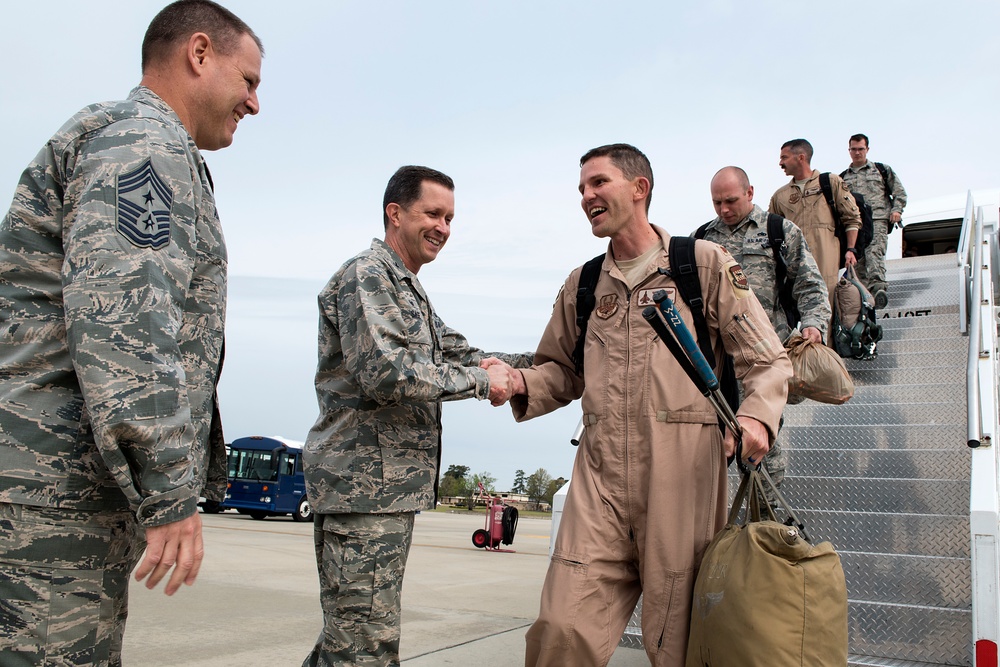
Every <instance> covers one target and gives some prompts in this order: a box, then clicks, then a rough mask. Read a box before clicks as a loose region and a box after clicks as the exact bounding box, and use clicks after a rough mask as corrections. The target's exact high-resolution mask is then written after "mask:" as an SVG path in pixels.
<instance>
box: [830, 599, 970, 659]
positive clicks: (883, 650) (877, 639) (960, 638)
mask: <svg viewBox="0 0 1000 667" xmlns="http://www.w3.org/2000/svg"><path fill="white" fill-rule="evenodd" d="M847 614H848V618H847V628H848V636H849V642H848V645H849V650H850V652H851V653H858V654H862V655H864V654H869V655H878V656H880V657H885V658H895V659H898V660H923V661H929V662H930V663H931V664H934V665H968V664H971V663H970V662H960V660H961V659H962V657H964V656H970V655H971V646H970V643H971V638H972V612H971V611H969V610H952V609H936V608H933V607H914V606H892V605H881V604H869V603H864V602H857V601H853V600H852V601H851V604H850V606H849V607H848V612H847Z"/></svg>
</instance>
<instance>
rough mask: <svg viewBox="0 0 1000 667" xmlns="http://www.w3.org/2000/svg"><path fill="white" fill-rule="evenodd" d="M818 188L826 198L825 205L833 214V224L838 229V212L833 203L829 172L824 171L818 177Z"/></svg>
mask: <svg viewBox="0 0 1000 667" xmlns="http://www.w3.org/2000/svg"><path fill="white" fill-rule="evenodd" d="M819 187H820V190H822V191H823V196H824V197H826V205H827V206H829V207H830V213H832V214H833V222H834V224H835V225H836V226H837V227H840V211H838V210H837V204H836V202H834V201H833V186H832V185H830V172H828V171H824V172H823V173H822V174H820V175H819Z"/></svg>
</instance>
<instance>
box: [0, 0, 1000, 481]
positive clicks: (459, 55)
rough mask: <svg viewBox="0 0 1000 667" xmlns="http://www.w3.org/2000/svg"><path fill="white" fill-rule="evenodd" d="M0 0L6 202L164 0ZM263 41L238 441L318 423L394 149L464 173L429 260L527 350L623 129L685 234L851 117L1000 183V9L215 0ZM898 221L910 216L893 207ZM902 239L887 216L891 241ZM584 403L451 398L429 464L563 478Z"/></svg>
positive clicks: (236, 368)
mask: <svg viewBox="0 0 1000 667" xmlns="http://www.w3.org/2000/svg"><path fill="white" fill-rule="evenodd" d="M164 4H165V3H162V2H149V1H146V0H127V1H125V0H121V1H113V0H105V1H103V2H100V3H89V2H78V1H73V2H70V1H64V0H50V1H49V2H45V3H16V4H13V3H11V4H5V6H4V8H3V21H0V71H2V73H3V74H2V87H0V96H2V100H3V103H2V104H0V126H2V127H3V128H4V129H5V131H4V133H3V136H2V138H0V200H2V201H3V204H2V206H6V203H7V202H8V201H9V199H10V196H11V195H12V194H13V190H14V185H15V183H16V181H17V178H18V176H19V174H20V172H21V171H22V170H23V168H24V167H25V165H26V164H27V163H28V162H29V161H30V160H31V158H32V157H33V156H34V155H35V153H36V152H37V151H38V149H39V148H40V146H41V145H42V144H43V143H44V142H45V141H46V140H47V139H48V137H49V136H51V135H52V134H53V133H54V132H55V130H56V129H58V127H59V126H60V125H61V124H62V123H63V122H64V121H65V120H66V119H67V118H68V117H69V116H70V115H72V114H73V113H74V112H76V111H77V110H78V109H79V108H81V107H83V106H85V105H87V104H90V103H92V102H97V101H103V100H108V99H120V98H122V97H124V96H125V95H127V93H128V91H129V90H130V89H131V88H132V87H133V86H134V85H135V84H136V83H137V82H138V81H139V78H140V72H139V46H140V43H141V40H142V35H143V32H144V31H145V29H146V26H147V25H148V23H149V21H150V19H152V17H153V16H154V15H155V14H156V12H157V11H159V9H160V8H161V7H162V6H163V5H164ZM224 4H226V6H228V7H229V8H230V9H232V10H233V11H235V12H236V13H237V14H238V15H239V16H240V17H241V18H243V19H244V20H245V21H246V22H247V23H248V24H250V25H251V27H253V28H254V29H255V30H256V31H257V33H258V34H259V36H260V37H261V39H262V40H263V42H264V46H265V49H266V51H267V54H266V57H265V59H264V63H263V70H262V75H263V82H262V84H261V86H260V89H259V96H260V103H261V112H260V114H259V115H258V116H256V117H248V118H246V119H244V120H243V122H241V123H240V127H239V130H238V132H237V134H236V140H235V143H234V144H233V146H232V147H230V148H228V149H225V150H223V151H220V152H217V153H209V154H207V155H206V157H207V159H208V162H209V165H210V167H211V169H212V174H213V177H214V180H215V184H216V190H217V199H218V205H219V210H220V212H221V215H222V219H223V225H224V227H225V230H226V236H227V240H228V245H229V255H230V273H231V276H232V277H233V279H232V284H231V290H230V296H231V300H230V311H229V322H228V326H227V359H226V372H225V374H224V377H223V382H222V386H221V391H222V401H223V410H224V412H223V419H224V422H225V425H226V433H227V436H228V438H229V439H232V438H236V437H240V436H244V435H254V434H263V435H284V436H286V437H290V438H293V439H298V440H302V439H304V438H305V435H306V433H307V431H308V429H309V427H310V426H311V424H312V422H313V421H314V420H315V417H316V402H315V396H314V393H313V390H312V374H313V371H314V369H315V354H316V353H315V346H316V317H317V316H316V305H315V294H316V293H317V292H318V291H319V289H320V288H321V287H322V286H323V284H324V283H325V281H326V280H327V279H328V278H329V276H330V275H331V274H332V273H333V272H334V271H335V270H336V269H337V267H338V266H339V265H340V264H341V263H343V262H344V261H345V260H346V259H348V258H349V257H351V256H352V255H354V254H355V253H357V252H358V251H359V250H361V249H363V248H365V247H367V246H368V245H369V243H370V241H371V239H372V237H374V236H379V237H380V236H381V235H382V225H381V200H382V192H383V190H384V188H385V183H386V181H387V180H388V178H389V176H390V175H391V174H392V172H393V171H395V169H396V168H397V167H399V166H400V165H403V164H426V165H428V166H431V167H435V168H437V169H440V170H442V171H444V172H446V173H448V174H449V175H451V176H452V177H453V178H454V179H455V181H456V185H457V187H456V217H455V220H454V222H453V224H452V237H451V240H450V241H449V242H448V245H447V247H446V248H445V249H444V251H443V252H442V253H441V254H440V255H439V257H438V259H437V260H436V261H435V262H434V263H433V264H430V265H426V266H424V267H423V269H422V270H421V271H420V278H421V280H422V281H423V283H424V286H425V287H426V288H427V290H428V292H429V294H430V295H431V299H432V301H433V302H434V304H435V306H436V307H437V309H438V311H439V312H440V314H441V315H442V317H443V318H444V320H445V321H446V322H447V323H448V324H449V325H450V326H452V327H454V328H456V329H458V330H459V331H462V332H463V333H464V334H466V336H467V337H468V338H469V339H470V340H471V342H472V343H473V344H475V345H477V346H479V347H482V348H485V349H490V350H495V349H501V350H508V351H514V350H527V349H533V348H534V346H535V344H536V343H537V340H538V337H539V336H540V334H541V332H542V329H543V328H544V325H545V322H546V321H547V319H548V315H549V312H550V309H551V304H552V301H553V299H554V296H555V293H556V291H557V290H558V288H559V286H560V285H561V284H562V281H563V279H564V278H565V276H566V275H567V274H568V273H569V271H570V270H571V269H572V268H573V267H574V266H577V265H579V264H581V263H582V262H583V261H585V260H586V259H589V258H590V257H592V256H594V255H596V254H598V253H599V252H602V251H603V250H604V248H605V244H604V243H603V242H602V241H599V240H597V239H594V238H593V237H592V236H591V235H590V233H589V225H588V223H587V221H586V219H585V217H584V215H583V212H582V211H581V209H580V206H579V195H578V192H577V190H576V188H577V183H578V177H579V163H578V161H579V157H580V155H582V154H583V153H584V152H585V151H587V150H588V149H589V148H592V147H594V146H597V145H601V144H605V143H611V142H619V141H622V142H628V143H632V144H634V145H636V146H638V147H639V148H640V149H642V150H643V151H644V152H645V153H646V154H647V155H648V156H649V158H650V160H651V162H652V164H653V170H654V175H655V188H654V191H653V203H652V209H651V211H650V217H651V220H652V221H653V222H654V223H656V224H660V225H662V226H664V227H665V228H666V229H667V230H668V231H670V232H672V233H685V234H686V233H689V232H690V231H691V230H693V229H694V228H695V227H697V226H698V225H700V224H701V223H703V222H705V221H707V220H709V219H711V218H712V217H714V212H713V210H712V205H711V200H710V197H709V188H708V184H709V181H710V179H711V177H712V175H713V174H714V173H715V171H717V170H718V169H719V168H720V167H723V166H725V165H728V164H736V165H739V166H741V167H743V168H744V169H746V170H747V172H748V174H749V175H750V179H751V181H752V183H753V184H754V186H755V188H756V197H755V200H756V201H757V203H759V204H761V206H763V207H766V206H767V202H768V199H769V198H770V196H771V194H772V193H773V192H774V190H776V189H777V188H778V187H780V186H781V185H782V184H783V183H784V182H785V181H786V178H785V176H784V174H783V173H782V172H781V170H780V169H779V167H778V164H777V162H778V152H779V148H780V145H781V143H782V142H784V141H786V140H788V139H792V138H796V137H805V138H807V139H809V140H810V141H811V142H812V143H813V146H814V148H815V151H816V154H815V157H814V159H813V166H814V167H817V168H819V169H821V170H833V171H840V170H842V169H844V168H845V167H846V166H847V164H848V162H849V160H848V153H847V139H848V137H849V136H850V135H851V134H853V133H855V132H863V133H865V134H867V135H868V136H869V137H870V138H871V152H870V154H869V157H870V158H871V159H873V160H878V161H882V162H887V163H889V164H890V165H892V166H893V168H894V169H895V170H896V171H897V173H898V174H899V176H900V178H901V180H902V182H903V184H904V185H905V187H906V189H907V192H908V194H909V197H910V200H911V201H919V200H922V199H930V198H935V197H939V196H941V195H948V194H953V193H962V192H965V191H966V190H970V189H972V190H977V189H983V188H996V187H997V186H998V185H1000V160H998V159H997V156H998V155H1000V151H998V142H1000V133H998V132H997V129H996V109H997V108H998V106H1000V93H998V82H1000V75H998V74H997V66H998V63H1000V41H998V40H997V39H996V30H997V26H998V25H1000V3H998V2H996V1H995V0H991V1H986V0H984V1H982V2H969V1H957V2H954V1H953V2H947V3H943V2H929V1H925V0H920V1H902V0H899V1H891V0H890V1H873V0H868V1H865V2H857V1H853V0H847V1H845V2H842V3H840V4H838V5H830V4H828V3H827V4H824V3H801V2H778V1H763V2H753V1H750V0H742V1H728V0H707V1H698V2H661V1H658V2H633V3H617V4H616V3H608V2H591V1H589V0H573V1H560V2H544V1H542V0H533V1H523V0H508V1H507V2H502V3H500V2H493V3H485V2H472V1H470V0H454V1H449V2H437V1H433V0H423V1H422V2H402V1H401V0H385V1H372V2H337V1H322V2H321V1H309V2H306V1H298V0H286V1H285V2H274V1H273V0H232V1H231V2H228V3H224ZM904 221H905V213H904ZM897 239H898V236H897ZM578 417H579V408H578V404H574V405H573V406H571V407H568V408H564V409H563V410H561V411H559V412H557V413H555V414H553V415H551V416H548V417H543V418H540V419H538V420H535V422H534V423H529V424H523V425H514V424H513V421H512V419H511V418H510V414H509V411H508V409H506V408H504V409H502V410H494V409H493V408H491V407H490V406H489V405H488V404H486V403H477V402H475V401H465V402H462V403H456V404H448V405H447V406H446V410H445V424H444V425H445V436H444V438H445V449H444V466H445V468H446V467H447V466H448V465H451V464H459V465H467V466H469V467H470V468H471V469H472V470H473V472H481V471H488V472H490V473H492V474H493V475H494V476H495V477H497V478H498V482H499V483H498V486H500V487H506V486H509V484H510V482H511V481H512V479H513V475H514V471H515V470H516V469H518V468H520V469H524V470H525V471H526V472H528V473H531V472H533V471H534V470H535V469H537V468H539V467H544V468H545V469H546V470H548V471H549V473H550V474H552V476H553V477H558V476H560V475H563V476H567V477H568V476H569V473H570V466H571V463H572V457H573V454H574V450H573V449H572V447H571V446H570V445H569V444H568V439H569V436H570V434H571V432H572V430H573V427H574V426H575V424H576V421H577V419H578Z"/></svg>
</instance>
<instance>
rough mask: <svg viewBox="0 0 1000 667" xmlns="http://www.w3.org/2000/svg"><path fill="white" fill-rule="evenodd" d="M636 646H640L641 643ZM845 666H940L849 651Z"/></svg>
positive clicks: (962, 664) (962, 665)
mask: <svg viewBox="0 0 1000 667" xmlns="http://www.w3.org/2000/svg"><path fill="white" fill-rule="evenodd" d="M638 648H642V647H641V645H640V646H639V647H638ZM948 664H949V665H956V666H957V667H964V666H967V665H968V666H971V665H972V663H971V662H957V663H948ZM847 667H940V666H939V665H938V664H937V663H933V664H932V663H929V662H917V661H916V660H892V659H890V658H879V657H876V656H870V655H856V654H854V653H851V654H849V655H848V656H847Z"/></svg>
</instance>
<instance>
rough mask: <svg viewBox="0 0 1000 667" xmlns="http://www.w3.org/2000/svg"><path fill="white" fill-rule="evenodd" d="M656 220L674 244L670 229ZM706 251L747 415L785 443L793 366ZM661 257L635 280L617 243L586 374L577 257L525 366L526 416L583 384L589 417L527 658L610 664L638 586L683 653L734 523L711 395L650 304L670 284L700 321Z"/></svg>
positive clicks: (520, 408)
mask: <svg viewBox="0 0 1000 667" xmlns="http://www.w3.org/2000/svg"><path fill="white" fill-rule="evenodd" d="M654 229H656V231H657V233H658V234H659V235H660V237H661V239H662V241H663V245H664V248H666V247H667V244H668V241H669V235H668V234H667V233H666V232H665V231H663V230H662V229H659V228H656V227H654ZM696 258H697V263H698V274H699V278H700V280H701V285H702V293H703V295H704V297H705V315H706V318H707V320H708V326H709V329H710V331H711V334H712V347H713V349H714V350H715V355H716V358H717V359H721V358H722V354H723V348H725V352H728V353H729V354H732V355H733V357H734V361H735V366H736V373H737V376H738V377H741V378H742V379H743V382H744V387H745V389H746V397H745V399H744V401H743V404H742V406H741V407H740V409H739V412H738V414H740V415H747V416H751V417H753V418H755V419H757V420H759V421H761V422H762V423H763V424H764V425H765V426H766V427H767V429H768V432H769V434H770V439H771V440H772V441H773V439H774V434H775V432H776V431H777V428H778V420H779V418H780V416H781V411H782V408H783V407H784V405H785V397H786V382H787V379H788V377H789V376H790V375H791V364H790V363H789V361H788V357H787V356H786V355H785V352H784V348H783V347H782V345H781V342H780V341H779V340H778V338H777V336H776V335H775V333H774V329H773V328H772V327H771V325H770V323H769V322H768V319H767V315H766V314H765V313H764V311H763V309H762V308H761V306H760V304H759V303H758V301H757V299H756V297H754V296H753V294H752V292H751V291H750V289H749V286H748V284H747V282H746V278H745V276H744V275H743V273H742V270H741V269H740V267H739V265H738V264H737V263H736V262H735V261H734V260H733V258H732V256H731V255H729V253H727V252H726V251H725V250H724V249H722V248H721V247H719V246H717V245H715V244H713V243H708V242H704V241H699V242H698V244H697V249H696ZM659 267H664V268H666V267H669V261H668V255H667V252H666V250H663V251H662V252H661V253H660V255H659V256H657V257H656V258H655V259H654V260H653V262H652V263H651V264H650V266H649V269H648V272H647V276H646V278H645V279H644V280H643V281H641V282H640V283H639V284H638V285H637V286H636V287H635V289H633V290H632V291H631V293H629V292H628V291H627V289H626V285H625V283H624V281H623V277H622V274H621V272H620V271H619V269H618V267H617V265H616V264H615V263H614V261H613V260H612V259H611V253H610V250H609V253H608V256H607V257H606V258H605V260H604V265H603V267H602V272H601V277H600V280H599V281H598V284H597V288H596V292H595V295H596V298H597V305H596V306H595V308H594V312H593V314H592V315H591V317H590V320H589V325H588V329H587V339H586V344H585V349H584V377H583V378H582V379H581V378H580V377H579V376H578V375H576V373H575V372H574V365H573V362H572V360H571V355H572V352H573V348H574V346H575V343H576V338H577V336H578V329H577V326H576V292H577V286H578V284H579V279H580V268H577V269H576V270H575V271H573V272H572V273H571V274H570V276H569V278H568V279H567V280H566V283H565V284H564V285H563V288H562V290H561V291H560V293H559V296H558V297H557V299H556V303H555V306H554V308H553V313H552V318H551V319H550V321H549V324H548V326H547V327H546V329H545V333H544V334H543V336H542V340H541V342H540V343H539V346H538V350H537V352H536V355H535V365H534V366H532V367H531V368H530V369H525V370H523V371H522V372H523V374H524V379H525V385H526V387H527V395H526V396H517V397H515V399H513V400H512V407H513V409H514V415H515V417H516V418H517V420H518V421H523V420H526V419H531V418H533V417H537V416H538V415H542V414H546V413H548V412H551V411H552V410H555V409H556V408H558V407H561V406H563V405H566V404H567V403H569V402H571V401H572V400H574V399H576V398H579V397H580V396H581V395H582V397H583V401H582V407H583V412H584V419H585V423H586V424H587V428H586V431H585V433H584V436H583V439H582V441H581V443H580V448H579V450H578V452H577V455H576V462H575V464H574V467H573V476H572V480H571V485H570V490H569V495H568V497H567V499H566V504H565V506H564V509H563V515H562V520H561V523H560V527H559V535H558V537H557V538H556V544H555V550H554V553H553V557H552V561H551V563H550V564H549V570H548V574H547V575H546V578H545V586H544V589H543V591H542V599H541V609H540V613H539V617H538V619H537V620H536V621H535V623H534V625H533V626H532V627H531V629H530V630H529V631H528V634H527V637H526V640H527V653H526V657H525V665H526V666H528V667H551V666H554V665H562V666H565V667H589V666H591V665H595V666H599V665H600V666H602V665H606V664H607V663H608V661H609V660H610V658H611V654H612V653H613V652H614V650H615V647H616V646H617V644H618V641H619V639H620V637H621V634H622V632H623V630H624V629H625V625H626V623H627V622H628V619H629V617H630V615H631V612H632V610H633V608H634V607H635V604H636V601H637V600H638V598H639V594H640V593H643V594H644V598H643V610H642V633H643V644H644V646H645V649H646V653H647V655H648V656H649V660H650V662H651V663H652V664H654V665H656V666H657V667H668V666H669V667H674V666H679V665H683V663H684V656H685V651H686V648H687V637H688V623H689V617H690V608H691V594H692V589H693V586H694V580H695V576H696V574H697V569H698V564H699V562H700V561H701V557H702V554H703V553H704V550H705V547H706V546H707V545H708V543H709V541H710V540H711V539H712V537H713V536H714V535H715V533H716V532H717V531H718V530H719V529H721V528H722V526H723V525H724V524H725V515H726V509H727V508H726V505H727V487H726V459H725V456H724V454H723V449H722V436H721V434H720V432H719V427H718V422H717V417H716V414H715V412H714V411H713V410H712V407H711V405H710V404H709V402H708V400H707V399H706V398H705V397H703V396H702V395H701V394H700V393H699V392H698V390H697V389H696V388H695V386H694V384H693V383H692V382H691V380H690V379H689V378H688V377H687V375H685V373H684V372H683V370H681V368H680V366H679V365H678V363H677V361H676V360H675V359H674V357H673V356H672V355H671V353H670V351H669V350H668V349H667V348H666V346H665V345H664V344H663V342H662V341H660V340H659V339H658V337H657V336H656V333H655V332H654V331H653V329H652V328H651V327H650V326H649V324H648V323H647V322H646V321H645V320H644V319H643V318H642V311H643V309H644V308H645V306H646V305H648V304H649V303H652V300H651V298H652V294H653V292H655V291H656V290H659V289H666V290H667V291H668V294H669V295H670V296H671V298H672V299H673V301H674V304H675V306H676V308H677V310H678V312H679V313H680V315H681V317H682V318H683V320H684V322H685V324H687V326H688V329H690V330H691V332H692V335H694V322H693V320H692V317H691V311H690V310H689V309H688V307H687V305H686V304H685V303H684V302H683V300H682V299H680V298H679V296H678V295H677V290H676V287H675V283H674V281H673V279H671V278H668V277H666V276H664V275H662V274H659V273H657V268H659ZM720 330H721V332H722V335H721V336H720Z"/></svg>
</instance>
